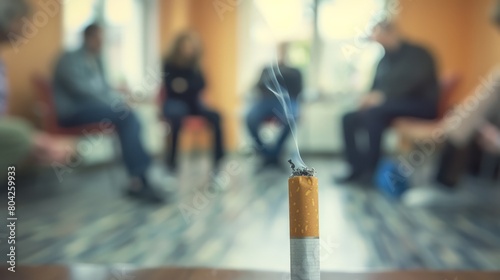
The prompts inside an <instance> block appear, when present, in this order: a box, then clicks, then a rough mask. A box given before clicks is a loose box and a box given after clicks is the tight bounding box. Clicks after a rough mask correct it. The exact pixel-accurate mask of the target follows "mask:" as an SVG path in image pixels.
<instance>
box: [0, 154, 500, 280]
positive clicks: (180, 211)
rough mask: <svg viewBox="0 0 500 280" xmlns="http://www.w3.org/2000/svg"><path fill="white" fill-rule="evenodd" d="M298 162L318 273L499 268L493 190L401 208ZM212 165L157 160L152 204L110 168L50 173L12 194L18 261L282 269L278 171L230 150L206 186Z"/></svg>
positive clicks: (499, 196)
mask: <svg viewBox="0 0 500 280" xmlns="http://www.w3.org/2000/svg"><path fill="white" fill-rule="evenodd" d="M306 162H308V163H309V164H310V165H311V166H313V167H315V168H316V170H317V171H318V177H319V180H320V223H321V266H322V269H323V270H336V271H359V270H370V271H371V270H389V269H415V268H425V269H443V270H447V269H478V270H491V269H498V268H500V218H499V217H500V216H499V214H500V205H499V203H498V201H500V187H491V186H489V187H488V186H472V185H470V186H466V187H465V188H463V189H461V190H460V191H459V192H460V195H457V194H450V195H449V197H448V198H444V199H443V200H441V201H440V200H439V199H437V200H436V199H435V197H433V200H432V201H431V202H428V203H420V204H417V205H414V204H412V205H409V204H408V203H406V202H404V201H394V200H390V199H387V198H385V197H383V196H382V195H380V194H379V193H378V192H377V191H376V190H374V189H373V188H362V187H358V186H337V185H334V184H333V182H332V176H333V173H334V172H333V171H334V170H339V169H341V168H342V167H341V164H340V163H338V162H332V161H331V160H326V159H321V158H310V159H306ZM209 170H210V165H209V163H208V160H206V159H204V158H199V159H196V158H194V159H193V158H191V159H187V158H186V159H185V160H184V161H183V165H182V168H181V174H179V175H178V177H177V178H175V179H174V178H171V177H169V178H167V177H165V176H163V175H162V168H161V166H160V165H158V166H155V170H154V172H153V176H155V177H156V178H160V177H161V181H162V182H163V183H164V185H165V187H164V189H165V190H175V195H171V196H170V199H169V203H168V204H165V205H161V206H150V205H145V204H142V203H139V202H136V201H131V200H129V199H128V198H126V197H125V196H123V194H122V192H123V189H124V188H122V187H123V186H125V185H126V176H125V173H124V170H123V168H122V167H121V166H119V165H116V166H112V167H101V168H94V169H87V170H77V171H75V172H73V173H71V174H66V175H65V177H64V180H63V181H62V182H61V183H59V182H58V180H57V178H56V177H55V176H54V174H53V173H52V172H50V171H48V173H46V174H43V176H42V177H41V178H38V179H37V183H36V184H34V183H33V184H31V183H30V185H28V184H26V185H25V186H23V189H22V190H20V192H19V193H18V194H17V197H18V198H17V200H18V204H19V209H18V214H17V216H18V218H19V221H18V235H17V240H18V241H17V248H18V251H17V255H18V260H19V261H20V263H21V264H47V263H51V264H52V263H59V264H61V263H62V264H65V263H93V264H113V263H127V264H131V265H134V266H145V267H153V266H196V267H200V266H201V267H210V268H234V269H258V270H276V271H287V270H288V266H289V256H288V254H289V239H288V205H287V203H288V201H287V189H286V187H287V177H288V175H287V174H286V172H279V171H270V170H267V171H260V172H256V171H255V161H254V160H253V159H250V160H249V159H246V158H243V157H237V158H233V159H231V160H229V163H228V165H227V167H226V168H225V169H223V174H226V176H221V178H219V181H216V184H220V183H221V182H224V181H227V182H228V187H227V189H226V190H224V191H215V190H214V189H213V188H212V187H210V184H209V182H210V181H213V180H211V175H210V173H209ZM18 189H20V187H18ZM413 191H415V192H418V191H419V190H418V189H416V190H412V191H411V192H413ZM420 191H421V190H420ZM411 192H410V193H411ZM423 192H424V193H425V190H424V191H423ZM419 196H421V197H424V196H425V195H419ZM427 196H429V195H427ZM431 197H432V195H431ZM460 197H466V198H467V199H465V200H464V199H461V198H460ZM424 200H425V199H424ZM2 201H5V200H3V199H2ZM464 201H465V202H464ZM4 212H5V211H2V215H5V213H4ZM0 218H2V220H4V219H3V216H2V217H0ZM3 231H4V229H2V231H0V234H3V235H5V232H3ZM0 245H1V246H2V249H5V247H4V246H5V243H3V242H2V243H1V244H0ZM2 254H3V251H2ZM3 255H4V254H3Z"/></svg>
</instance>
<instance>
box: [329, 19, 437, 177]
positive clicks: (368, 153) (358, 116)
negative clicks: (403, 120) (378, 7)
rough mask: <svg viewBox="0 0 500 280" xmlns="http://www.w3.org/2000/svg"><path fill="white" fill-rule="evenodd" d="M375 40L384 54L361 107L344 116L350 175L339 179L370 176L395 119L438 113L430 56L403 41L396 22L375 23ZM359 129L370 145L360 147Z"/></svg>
mask: <svg viewBox="0 0 500 280" xmlns="http://www.w3.org/2000/svg"><path fill="white" fill-rule="evenodd" d="M371 39H372V40H374V41H375V42H377V43H379V44H380V45H382V47H383V48H384V49H385V55H384V56H383V58H382V59H381V60H380V62H379V64H378V66H377V70H376V74H375V79H374V82H373V86H372V88H371V91H370V92H369V94H367V95H366V96H364V98H363V100H362V102H361V106H360V108H359V109H358V110H356V111H354V112H350V113H348V114H346V115H345V116H344V117H343V119H342V125H343V132H344V143H345V153H346V157H347V161H348V163H349V165H350V166H351V173H350V174H349V175H347V176H346V177H345V178H340V179H338V180H337V182H339V183H346V182H352V181H358V180H361V181H365V180H371V177H372V175H373V172H374V169H375V168H376V166H377V164H378V161H379V157H380V150H381V149H380V146H381V139H382V134H383V132H384V131H385V130H386V129H387V128H388V127H389V126H390V125H391V122H392V121H393V120H394V119H395V118H397V117H415V118H421V119H434V118H436V117H437V107H438V98H439V86H438V79H437V74H436V66H435V63H434V59H433V57H432V55H431V54H430V53H429V52H428V51H427V50H426V49H424V48H422V47H420V46H417V45H413V44H410V43H408V42H406V41H404V40H402V38H401V37H400V35H399V33H398V31H397V29H396V27H395V26H394V24H393V23H392V22H390V21H387V20H385V21H381V22H380V23H378V24H377V25H376V26H375V27H374V29H373V34H372V38H371ZM360 131H364V132H366V134H368V138H369V147H368V149H365V150H363V149H361V147H360V146H361V145H358V143H357V142H356V140H358V139H357V137H356V136H357V134H358V132H360Z"/></svg>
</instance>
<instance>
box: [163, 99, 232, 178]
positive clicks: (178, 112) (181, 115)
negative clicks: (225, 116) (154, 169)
mask: <svg viewBox="0 0 500 280" xmlns="http://www.w3.org/2000/svg"><path fill="white" fill-rule="evenodd" d="M163 114H164V116H165V118H166V119H167V120H168V121H169V123H170V126H171V129H172V143H171V145H170V147H169V153H168V158H167V164H168V165H169V166H170V167H172V168H174V169H175V168H176V166H177V149H178V142H179V134H180V131H181V127H182V122H183V121H184V119H185V118H187V117H189V116H201V117H203V118H204V119H205V120H206V121H207V122H208V123H209V124H210V125H211V126H212V129H213V132H214V162H215V164H216V165H217V164H218V163H219V161H220V160H221V159H222V157H223V156H224V144H223V139H222V127H221V117H220V115H219V113H217V112H215V111H212V110H210V109H208V108H206V107H205V106H204V105H202V104H197V105H196V106H189V104H187V103H185V102H183V101H180V100H174V99H170V100H167V102H165V104H164V107H163Z"/></svg>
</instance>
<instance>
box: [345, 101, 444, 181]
mask: <svg viewBox="0 0 500 280" xmlns="http://www.w3.org/2000/svg"><path fill="white" fill-rule="evenodd" d="M436 112H437V109H436V104H435V102H429V101H424V100H388V101H386V102H385V103H383V104H382V105H379V106H376V107H372V108H369V109H364V110H359V111H355V112H351V113H348V114H346V115H344V117H343V119H342V126H343V131H344V145H345V153H346V157H347V161H348V163H349V164H350V165H351V168H352V172H354V173H357V174H359V173H363V172H372V171H374V170H375V168H376V166H377V164H378V161H379V159H380V153H381V141H382V135H383V133H384V131H385V130H386V129H387V128H388V127H389V126H390V125H391V122H392V121H393V120H394V119H395V118H397V117H415V118H422V119H434V118H435V117H436ZM361 131H364V132H366V133H367V134H368V138H369V141H368V142H369V147H368V149H364V150H363V149H361V148H360V147H359V146H360V145H358V143H356V142H357V141H356V140H357V139H356V138H357V137H356V135H357V133H358V132H361Z"/></svg>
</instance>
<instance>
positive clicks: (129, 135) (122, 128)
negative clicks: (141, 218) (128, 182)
mask: <svg viewBox="0 0 500 280" xmlns="http://www.w3.org/2000/svg"><path fill="white" fill-rule="evenodd" d="M59 123H60V125H61V126H63V127H74V126H82V125H88V124H94V123H95V124H100V126H101V127H106V126H107V124H109V123H112V124H113V125H114V126H115V129H116V133H117V134H118V137H119V139H120V144H121V151H122V156H123V161H124V163H125V166H126V168H127V170H128V173H129V174H130V176H132V177H139V176H143V175H145V172H146V170H147V169H148V167H149V165H150V164H151V158H150V157H149V155H148V154H147V153H146V150H145V149H144V146H143V144H142V141H141V139H140V135H141V124H140V123H139V120H138V119H137V116H136V115H135V114H134V113H133V112H132V110H131V109H130V110H126V111H125V110H121V111H117V110H113V109H112V106H110V105H108V104H104V103H102V104H101V103H91V104H83V105H82V106H81V107H80V108H79V109H78V110H77V111H76V112H74V113H73V114H72V115H71V116H69V117H66V118H64V119H60V120H59ZM82 133H83V134H85V133H88V132H85V131H82Z"/></svg>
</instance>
